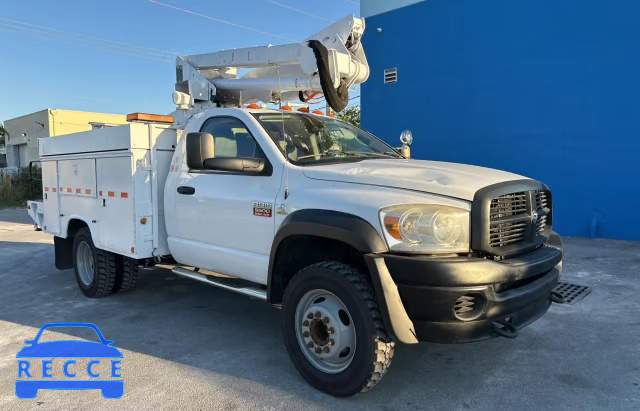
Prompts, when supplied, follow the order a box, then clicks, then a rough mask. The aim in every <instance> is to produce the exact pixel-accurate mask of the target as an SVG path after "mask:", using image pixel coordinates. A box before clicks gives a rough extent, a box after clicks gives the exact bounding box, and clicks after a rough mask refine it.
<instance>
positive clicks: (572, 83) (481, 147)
mask: <svg viewBox="0 0 640 411" xmlns="http://www.w3.org/2000/svg"><path fill="white" fill-rule="evenodd" d="M361 11H362V15H363V17H365V18H366V24H367V29H366V31H365V35H364V39H363V43H364V47H365V50H366V53H367V57H368V60H369V64H370V67H371V75H370V77H369V80H368V81H367V82H366V83H365V84H364V85H363V86H362V91H361V92H362V124H363V127H364V128H366V129H368V130H370V131H371V132H373V133H374V134H376V135H378V136H380V137H382V138H384V139H385V140H387V141H388V142H390V143H392V144H394V145H398V144H399V140H398V136H399V135H400V132H401V131H402V130H404V129H410V130H412V131H413V135H414V143H413V145H412V156H413V157H415V158H420V159H432V160H442V161H453V162H462V163H469V164H476V165H481V166H486V167H492V168H498V169H503V170H508V171H511V172H515V173H518V174H522V175H525V176H528V177H531V178H535V179H538V180H541V181H544V182H545V183H547V184H548V185H549V187H550V188H551V190H552V192H553V195H554V207H555V210H554V213H555V217H554V222H555V229H556V230H557V231H558V232H559V233H560V234H562V235H568V236H590V235H594V236H597V237H606V238H618V239H626V240H640V217H638V216H636V211H638V209H640V43H639V40H640V23H639V22H640V20H639V17H638V16H640V2H638V1H636V0H609V1H605V0H562V1H558V0H518V1H514V0H484V1H478V0H426V1H420V0H396V1H384V0H361ZM393 69H396V70H397V71H395V72H394V71H393ZM385 70H388V71H387V72H386V73H387V76H385ZM394 73H395V81H394Z"/></svg>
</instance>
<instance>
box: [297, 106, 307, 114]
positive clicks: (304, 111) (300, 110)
mask: <svg viewBox="0 0 640 411" xmlns="http://www.w3.org/2000/svg"><path fill="white" fill-rule="evenodd" d="M298 111H299V112H301V113H308V112H309V107H300V108H299V109H298Z"/></svg>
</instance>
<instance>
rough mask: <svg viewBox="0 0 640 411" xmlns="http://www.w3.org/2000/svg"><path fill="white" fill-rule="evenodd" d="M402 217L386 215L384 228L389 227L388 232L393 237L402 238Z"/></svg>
mask: <svg viewBox="0 0 640 411" xmlns="http://www.w3.org/2000/svg"><path fill="white" fill-rule="evenodd" d="M399 224H400V218H398V217H393V216H389V215H387V216H385V217H384V228H386V229H387V232H388V233H389V234H390V235H391V237H393V238H395V239H396V240H402V236H401V235H400V225H399Z"/></svg>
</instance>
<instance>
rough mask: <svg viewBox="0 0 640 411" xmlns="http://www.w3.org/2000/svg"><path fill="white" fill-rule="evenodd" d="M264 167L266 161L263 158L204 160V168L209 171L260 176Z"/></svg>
mask: <svg viewBox="0 0 640 411" xmlns="http://www.w3.org/2000/svg"><path fill="white" fill-rule="evenodd" d="M264 167H265V160H264V159H263V158H239V157H230V158H226V157H225V158H209V159H206V160H204V168H205V169H207V170H216V171H232V172H239V173H249V174H260V173H262V171H263V170H264Z"/></svg>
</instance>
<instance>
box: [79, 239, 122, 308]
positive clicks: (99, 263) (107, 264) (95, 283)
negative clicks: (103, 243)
mask: <svg viewBox="0 0 640 411" xmlns="http://www.w3.org/2000/svg"><path fill="white" fill-rule="evenodd" d="M116 263H117V261H116V255H115V254H113V253H110V252H108V251H104V250H100V249H98V248H96V247H95V246H94V245H93V240H92V239H91V232H90V231H89V229H88V228H86V227H85V228H81V229H80V230H78V232H77V233H76V236H75V238H74V240H73V270H74V272H75V275H76V281H77V282H78V286H79V287H80V290H81V291H82V293H83V294H84V295H86V296H87V297H89V298H101V297H106V296H107V295H109V294H111V292H112V290H113V285H114V283H115V280H116V272H117V264H116ZM89 272H90V273H91V274H92V275H88V273H89Z"/></svg>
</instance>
